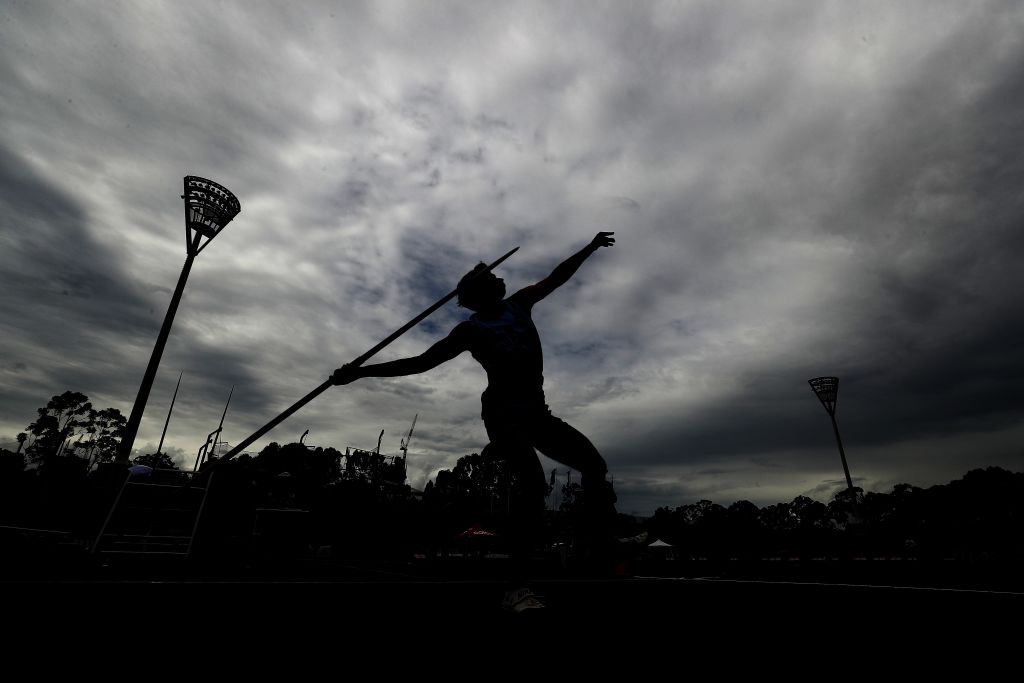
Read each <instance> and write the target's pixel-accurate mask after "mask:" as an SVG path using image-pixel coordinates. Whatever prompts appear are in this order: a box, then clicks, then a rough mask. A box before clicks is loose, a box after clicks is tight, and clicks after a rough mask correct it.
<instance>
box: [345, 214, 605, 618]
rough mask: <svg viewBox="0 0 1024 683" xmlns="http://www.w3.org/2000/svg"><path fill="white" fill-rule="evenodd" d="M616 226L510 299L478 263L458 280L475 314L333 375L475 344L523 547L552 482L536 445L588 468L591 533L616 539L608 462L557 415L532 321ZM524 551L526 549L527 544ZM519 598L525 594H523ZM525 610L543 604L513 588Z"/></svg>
mask: <svg viewBox="0 0 1024 683" xmlns="http://www.w3.org/2000/svg"><path fill="white" fill-rule="evenodd" d="M613 234H614V233H611V232H599V233H597V235H596V236H595V237H594V239H593V240H591V242H590V244H588V245H587V246H585V247H584V248H583V249H581V250H580V251H578V252H576V253H575V254H573V255H572V256H570V257H569V258H567V259H566V260H565V261H563V262H562V263H560V264H559V265H558V266H557V267H556V268H555V269H554V270H553V271H551V274H550V275H548V276H547V277H546V278H544V279H543V280H541V281H540V282H538V283H536V284H534V285H529V286H527V287H523V288H522V289H520V290H519V291H518V292H516V293H515V294H513V295H512V296H510V297H508V298H505V281H504V280H502V279H501V278H499V277H497V276H496V275H495V274H494V273H493V272H483V271H485V270H486V268H487V265H486V264H485V263H480V264H478V265H477V266H476V267H475V268H473V270H471V271H470V272H468V273H466V275H465V276H464V277H463V278H462V280H460V281H459V285H458V288H457V290H456V291H457V294H458V301H459V305H460V306H462V307H464V308H468V309H470V310H472V311H474V313H473V314H472V315H471V316H470V317H469V319H468V320H465V321H463V322H461V323H459V324H458V325H456V326H455V328H454V329H452V331H451V332H450V333H449V334H448V336H447V337H445V338H444V339H442V340H441V341H439V342H437V343H436V344H434V345H433V346H431V347H430V348H429V349H427V350H426V351H424V352H423V353H422V354H420V355H418V356H413V357H411V358H403V359H401V360H394V361H389V362H386V363H377V364H374V365H366V366H363V367H353V366H351V365H344V366H342V367H340V368H338V369H337V370H335V372H334V374H333V375H332V376H331V380H332V382H333V383H334V384H348V383H349V382H353V381H355V380H357V379H359V378H361V377H399V376H404V375H415V374H419V373H421V372H426V371H428V370H431V369H433V368H435V367H437V366H438V365H440V364H442V363H444V362H446V361H449V360H451V359H453V358H455V357H456V356H458V355H459V354H461V353H463V352H464V351H469V352H470V353H471V354H472V355H473V358H475V359H476V360H477V361H478V362H479V363H480V364H481V365H482V366H483V367H484V370H486V371H487V389H486V390H485V391H484V392H483V395H482V396H481V403H482V414H481V417H483V420H484V426H485V427H486V429H487V436H488V437H489V438H490V448H491V449H492V450H493V451H494V452H496V453H497V454H498V455H499V457H501V458H503V459H504V460H506V461H507V462H508V464H509V466H510V467H511V468H512V469H513V471H514V472H515V474H516V478H517V480H518V482H519V484H520V489H519V490H518V492H517V495H518V496H519V497H520V500H519V501H518V502H519V503H520V505H521V507H520V506H517V507H519V510H518V520H519V525H520V526H519V528H518V531H517V535H518V536H519V538H517V539H515V540H514V542H515V543H517V544H518V545H520V547H521V548H522V546H524V545H525V544H526V543H527V541H526V540H525V538H524V537H525V536H526V535H527V534H528V533H529V530H531V529H536V528H537V525H538V522H539V518H540V515H541V514H542V512H543V509H544V498H545V495H546V493H547V482H546V480H545V477H544V470H543V467H542V466H541V463H540V459H539V458H538V457H537V453H536V451H535V450H534V449H535V448H536V449H538V450H540V451H541V452H542V453H543V454H544V455H546V456H547V457H549V458H551V459H552V460H555V461H556V462H560V463H562V464H563V465H565V466H566V467H569V468H571V469H574V470H576V471H578V472H580V474H581V475H582V479H581V484H582V487H583V510H584V517H585V522H586V532H585V533H586V537H587V539H588V540H589V541H590V542H592V543H603V542H605V541H608V540H610V537H609V534H610V524H611V522H612V521H613V520H614V517H615V505H614V503H615V494H614V492H613V491H612V487H611V484H610V483H609V482H607V481H606V479H605V477H606V475H607V473H608V466H607V464H606V463H605V460H604V458H603V457H602V456H601V454H600V453H599V452H598V451H597V449H596V448H594V445H593V444H592V443H591V442H590V440H589V439H588V438H587V437H586V436H584V435H583V434H581V433H580V432H579V431H577V430H576V429H574V428H573V427H571V426H570V425H568V424H567V423H565V422H564V421H562V420H560V419H559V418H557V417H555V416H554V415H552V414H551V411H550V410H549V408H548V406H547V403H546V400H545V397H544V374H543V370H544V360H543V352H542V350H541V342H540V336H539V335H538V334H537V328H536V326H535V325H534V324H533V319H532V317H531V312H532V310H533V306H534V305H535V304H536V303H537V302H538V301H540V300H542V299H544V298H545V297H546V296H548V295H549V294H551V293H552V292H553V291H555V289H557V288H558V287H560V286H561V285H563V284H565V283H566V282H567V281H568V280H569V278H570V277H572V275H573V274H574V273H575V272H576V271H577V270H578V269H579V267H580V266H581V265H582V264H583V262H584V261H585V260H586V259H587V258H588V257H589V256H590V255H591V254H593V253H594V252H595V251H597V250H598V249H600V248H601V247H610V246H612V245H613V244H615V239H614V238H613V237H612V235H613ZM519 552H524V551H523V550H520V551H519ZM517 598H518V600H517ZM506 600H507V602H508V603H510V604H509V605H507V606H510V607H513V606H514V605H513V603H516V602H518V603H520V604H519V609H523V608H529V607H536V606H542V605H541V603H539V601H537V599H536V596H533V595H532V594H531V593H530V592H529V591H528V590H525V589H524V590H520V591H513V592H510V593H509V594H507V595H506Z"/></svg>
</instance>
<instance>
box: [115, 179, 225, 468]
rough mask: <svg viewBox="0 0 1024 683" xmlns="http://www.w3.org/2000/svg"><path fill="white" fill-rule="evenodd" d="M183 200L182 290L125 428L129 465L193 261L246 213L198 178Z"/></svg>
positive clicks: (123, 457) (188, 183) (120, 456)
mask: <svg viewBox="0 0 1024 683" xmlns="http://www.w3.org/2000/svg"><path fill="white" fill-rule="evenodd" d="M181 198H182V199H184V200H185V266H184V267H183V268H182V269H181V275H180V276H179V277H178V286H177V287H175V289H174V294H173V295H172V296H171V304H170V306H168V307H167V315H165V316H164V324H163V327H161V328H160V334H159V335H158V336H157V338H156V345H155V346H154V347H153V355H152V356H150V358H149V366H148V367H147V368H146V374H144V375H143V376H142V384H141V385H140V386H139V394H138V396H136V397H135V405H133V406H132V413H131V416H130V417H129V418H128V423H127V424H126V425H125V429H124V436H123V437H122V438H121V445H120V447H119V448H118V451H117V460H118V461H119V462H128V458H129V457H130V456H131V454H132V446H134V445H135V436H136V434H138V431H139V423H140V422H142V413H143V412H145V410H146V401H148V400H149V391H150V389H152V388H153V380H154V379H155V378H156V370H157V368H158V367H159V366H160V357H161V356H162V355H163V352H164V345H166V344H167V337H168V336H169V335H170V332H171V323H172V322H173V321H174V314H175V313H176V312H177V310H178V303H180V302H181V294H182V292H184V291H185V281H186V280H187V279H188V274H189V271H190V270H192V261H194V260H195V258H196V255H198V254H199V252H200V251H202V250H203V249H205V248H206V246H207V245H208V244H209V243H210V242H212V241H213V238H214V237H216V236H217V235H218V234H219V233H220V231H221V230H223V229H224V227H225V226H226V225H227V224H228V223H230V222H231V219H232V218H234V217H235V216H236V215H237V214H238V212H239V211H240V210H241V209H242V206H241V204H239V202H238V199H237V198H236V197H235V195H233V194H231V192H229V191H228V189H227V188H226V187H224V186H222V185H218V184H217V183H215V182H213V181H212V180H207V179H206V178H200V177H198V176H192V175H187V176H185V194H183V195H181Z"/></svg>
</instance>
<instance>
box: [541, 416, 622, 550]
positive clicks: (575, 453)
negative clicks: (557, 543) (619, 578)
mask: <svg viewBox="0 0 1024 683" xmlns="http://www.w3.org/2000/svg"><path fill="white" fill-rule="evenodd" d="M533 435H534V438H533V445H534V446H536V448H537V449H538V450H539V451H540V452H541V453H543V454H544V455H546V456H547V457H549V458H551V459H552V460H555V461H556V462H560V463H562V464H563V465H566V466H567V467H570V468H572V469H575V470H577V471H578V472H580V474H581V475H582V479H581V483H582V486H583V510H582V512H583V519H582V528H581V532H582V539H583V542H584V544H585V545H587V546H588V547H589V548H590V551H589V552H592V553H593V555H594V559H595V560H598V561H599V562H600V561H602V560H601V559H600V558H601V557H604V556H606V555H607V554H608V553H610V550H611V548H612V547H613V546H614V530H613V526H614V524H615V521H616V517H617V512H616V510H615V500H616V496H615V492H614V490H613V489H612V485H611V482H609V481H608V480H607V474H608V465H607V463H606V462H605V459H604V457H602V456H601V454H600V453H599V452H598V450H597V448H595V447H594V444H593V443H591V441H590V439H588V438H587V437H586V436H584V435H583V434H582V433H581V432H580V431H579V430H577V429H575V428H574V427H572V426H571V425H569V424H568V423H566V422H565V421H563V420H560V419H559V418H557V417H554V416H553V415H551V414H550V413H548V415H547V416H546V417H545V418H544V419H543V420H542V421H540V423H539V424H538V426H537V429H536V430H535V431H534V432H533Z"/></svg>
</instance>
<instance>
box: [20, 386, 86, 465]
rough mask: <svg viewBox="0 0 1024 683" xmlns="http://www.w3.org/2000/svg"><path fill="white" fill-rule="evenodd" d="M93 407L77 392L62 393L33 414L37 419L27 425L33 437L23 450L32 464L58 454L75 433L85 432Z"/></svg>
mask: <svg viewBox="0 0 1024 683" xmlns="http://www.w3.org/2000/svg"><path fill="white" fill-rule="evenodd" d="M91 411H92V404H91V403H89V397H88V396H86V395H85V394H82V393H79V392H77V391H65V392H64V393H63V394H60V395H59V396H54V397H52V398H51V399H50V400H49V402H48V403H47V404H46V405H45V406H43V407H42V408H39V409H38V410H37V411H36V412H37V413H38V414H39V417H38V418H37V419H36V421H35V422H32V423H31V424H29V426H28V430H29V432H30V433H31V434H32V435H33V436H34V437H35V439H34V440H33V442H32V443H31V444H30V445H29V446H28V448H26V449H25V452H26V454H27V455H28V458H29V460H30V461H31V462H38V461H39V460H42V459H43V458H47V457H50V456H57V455H60V453H61V451H62V450H63V449H64V445H65V443H66V442H67V440H68V439H69V438H70V437H71V436H72V435H74V434H75V432H76V430H78V429H84V428H86V427H87V426H88V424H89V421H90V412H91Z"/></svg>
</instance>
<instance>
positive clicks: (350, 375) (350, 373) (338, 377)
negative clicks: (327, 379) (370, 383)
mask: <svg viewBox="0 0 1024 683" xmlns="http://www.w3.org/2000/svg"><path fill="white" fill-rule="evenodd" d="M362 376H363V375H362V373H361V372H360V371H359V366H358V365H352V364H351V363H345V364H344V365H342V366H341V367H340V368H338V369H337V370H335V371H334V374H333V375H331V384H333V385H335V386H338V385H341V384H351V383H352V382H355V381H356V380H357V379H359V378H360V377H362Z"/></svg>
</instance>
